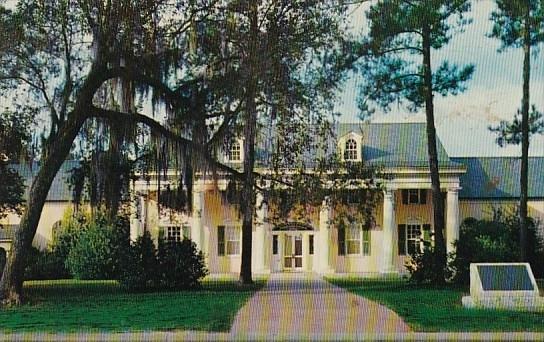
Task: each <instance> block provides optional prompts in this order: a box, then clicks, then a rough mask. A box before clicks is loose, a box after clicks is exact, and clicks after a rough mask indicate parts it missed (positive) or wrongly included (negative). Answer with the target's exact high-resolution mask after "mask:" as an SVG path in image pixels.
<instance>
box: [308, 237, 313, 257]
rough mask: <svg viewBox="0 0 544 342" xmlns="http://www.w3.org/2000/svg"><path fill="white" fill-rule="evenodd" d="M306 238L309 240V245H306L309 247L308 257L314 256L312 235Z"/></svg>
mask: <svg viewBox="0 0 544 342" xmlns="http://www.w3.org/2000/svg"><path fill="white" fill-rule="evenodd" d="M308 238H309V239H310V240H309V243H308V246H309V250H310V251H309V253H310V255H312V254H314V236H313V235H310V236H308Z"/></svg>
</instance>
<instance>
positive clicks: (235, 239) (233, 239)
mask: <svg viewBox="0 0 544 342" xmlns="http://www.w3.org/2000/svg"><path fill="white" fill-rule="evenodd" d="M239 254H240V226H218V227H217V255H239Z"/></svg>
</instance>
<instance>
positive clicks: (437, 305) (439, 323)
mask: <svg viewBox="0 0 544 342" xmlns="http://www.w3.org/2000/svg"><path fill="white" fill-rule="evenodd" d="M327 280H328V281H329V282H331V283H333V284H335V285H338V286H340V287H343V288H345V289H346V290H348V291H350V292H353V293H355V294H357V295H360V296H363V297H366V298H368V299H370V300H373V301H376V302H379V303H381V304H383V305H385V306H387V307H389V308H390V309H392V310H393V311H395V312H396V313H397V314H399V316H401V317H402V318H403V319H404V321H405V322H406V323H408V325H410V327H411V328H412V329H413V330H415V331H430V332H435V331H480V332H484V331H493V332H494V331H508V332H526V331H544V313H530V312H517V311H506V310H502V311H500V310H483V309H465V308H463V306H462V305H461V297H462V296H463V295H466V294H467V293H468V289H466V288H459V287H454V286H446V287H433V286H422V285H416V284H410V283H408V282H407V281H406V280H401V279H398V280H380V279H362V278H328V279H327Z"/></svg>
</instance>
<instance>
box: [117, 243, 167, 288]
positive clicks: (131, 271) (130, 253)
mask: <svg viewBox="0 0 544 342" xmlns="http://www.w3.org/2000/svg"><path fill="white" fill-rule="evenodd" d="M120 261H121V262H120V264H119V266H120V269H119V272H118V275H119V279H118V280H119V284H120V285H121V287H122V288H123V289H125V290H127V291H132V292H140V291H146V290H150V289H153V288H155V287H157V286H158V268H159V263H158V261H157V251H156V249H155V244H154V243H153V240H151V235H149V232H145V233H144V235H142V236H140V237H139V238H138V239H137V240H136V241H135V242H134V243H133V244H132V245H131V246H130V248H128V249H127V250H126V253H125V254H124V255H122V256H121V258H120Z"/></svg>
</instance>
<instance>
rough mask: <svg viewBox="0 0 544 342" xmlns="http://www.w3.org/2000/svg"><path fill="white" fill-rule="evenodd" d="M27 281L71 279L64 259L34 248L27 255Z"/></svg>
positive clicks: (25, 275) (25, 274)
mask: <svg viewBox="0 0 544 342" xmlns="http://www.w3.org/2000/svg"><path fill="white" fill-rule="evenodd" d="M24 277H25V280H45V279H66V278H71V275H70V272H68V270H67V269H66V266H65V265H64V259H62V258H60V257H59V255H58V254H56V253H54V252H51V251H48V250H45V251H41V250H39V249H37V248H34V247H33V248H32V249H31V250H30V253H28V254H27V261H26V268H25V273H24Z"/></svg>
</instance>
